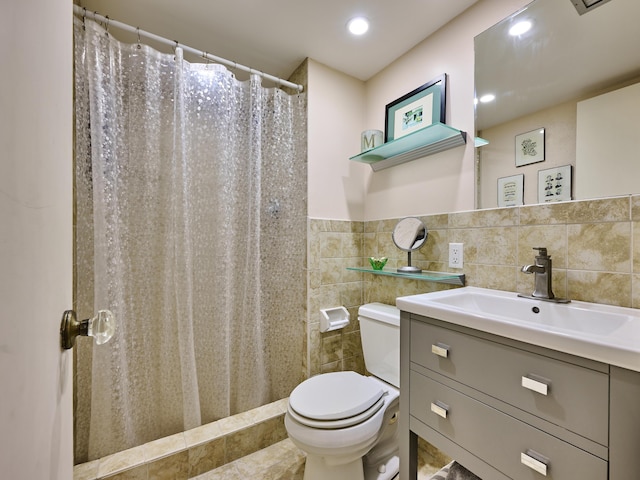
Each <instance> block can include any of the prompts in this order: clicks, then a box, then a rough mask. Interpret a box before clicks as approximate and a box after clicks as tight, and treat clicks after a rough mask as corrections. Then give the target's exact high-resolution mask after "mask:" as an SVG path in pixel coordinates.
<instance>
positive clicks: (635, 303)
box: [631, 273, 640, 308]
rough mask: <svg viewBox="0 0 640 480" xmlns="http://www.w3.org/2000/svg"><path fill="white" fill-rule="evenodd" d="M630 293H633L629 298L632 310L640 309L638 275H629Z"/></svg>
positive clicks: (639, 278) (639, 280)
mask: <svg viewBox="0 0 640 480" xmlns="http://www.w3.org/2000/svg"><path fill="white" fill-rule="evenodd" d="M631 282H632V283H631V291H632V293H633V295H632V298H631V306H632V307H633V308H640V274H637V273H636V274H633V275H631Z"/></svg>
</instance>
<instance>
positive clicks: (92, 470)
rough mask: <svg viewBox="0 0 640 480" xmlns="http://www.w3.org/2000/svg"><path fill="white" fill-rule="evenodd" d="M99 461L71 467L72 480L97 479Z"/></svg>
mask: <svg viewBox="0 0 640 480" xmlns="http://www.w3.org/2000/svg"><path fill="white" fill-rule="evenodd" d="M99 464H100V460H93V461H92V462H86V463H81V464H79V465H76V466H75V467H73V480H95V479H96V478H98V466H99Z"/></svg>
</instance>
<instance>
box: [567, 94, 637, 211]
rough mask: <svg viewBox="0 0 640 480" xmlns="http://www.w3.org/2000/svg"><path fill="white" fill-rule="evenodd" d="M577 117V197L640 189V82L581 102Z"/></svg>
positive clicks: (608, 194)
mask: <svg viewBox="0 0 640 480" xmlns="http://www.w3.org/2000/svg"><path fill="white" fill-rule="evenodd" d="M577 117H578V118H577V139H578V140H579V141H578V143H577V145H578V146H577V148H576V175H579V176H580V177H579V180H580V181H579V182H576V187H577V188H576V198H578V199H584V198H599V197H607V196H612V195H621V194H628V193H638V192H640V181H639V179H640V161H639V160H640V158H639V157H640V153H638V130H639V127H640V83H637V84H635V85H631V86H629V87H625V88H621V89H619V90H615V91H613V92H610V93H606V94H604V95H599V96H597V97H594V98H591V99H589V100H585V101H582V102H578V114H577ZM614 160H615V163H612V161H614ZM577 178H578V177H576V179H577Z"/></svg>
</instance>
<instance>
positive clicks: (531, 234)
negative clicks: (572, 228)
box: [516, 225, 567, 269]
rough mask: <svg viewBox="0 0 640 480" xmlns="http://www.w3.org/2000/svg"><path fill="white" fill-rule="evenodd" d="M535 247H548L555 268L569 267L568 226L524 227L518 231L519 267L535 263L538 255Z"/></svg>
mask: <svg viewBox="0 0 640 480" xmlns="http://www.w3.org/2000/svg"><path fill="white" fill-rule="evenodd" d="M533 247H546V249H547V253H548V254H549V255H551V258H552V261H553V268H554V269H555V268H566V267H567V227H566V225H536V226H524V227H520V228H519V229H518V260H517V262H516V263H517V264H518V265H528V264H531V263H534V261H535V256H536V255H538V252H537V251H536V250H533Z"/></svg>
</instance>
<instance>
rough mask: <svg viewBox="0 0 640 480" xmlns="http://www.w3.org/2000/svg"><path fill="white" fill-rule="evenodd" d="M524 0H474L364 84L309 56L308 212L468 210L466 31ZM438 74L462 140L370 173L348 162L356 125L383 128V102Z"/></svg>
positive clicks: (469, 45)
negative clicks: (445, 78)
mask: <svg viewBox="0 0 640 480" xmlns="http://www.w3.org/2000/svg"><path fill="white" fill-rule="evenodd" d="M527 3H529V1H528V0H480V2H478V3H477V4H476V5H475V6H474V7H471V8H470V9H469V10H467V11H466V12H464V13H463V14H462V15H461V16H459V17H458V18H456V19H455V20H453V21H452V22H450V23H449V24H448V25H446V26H445V27H443V28H442V29H441V30H440V31H438V32H436V33H435V34H434V35H432V36H431V37H429V38H427V39H426V40H424V41H423V42H422V43H420V44H419V45H417V46H416V47H415V48H414V49H412V50H411V51H410V52H408V53H407V54H406V55H404V56H403V57H401V58H399V59H398V60H397V61H395V62H394V63H392V64H391V65H389V66H388V67H387V68H386V69H384V70H383V71H382V72H380V73H379V74H378V75H376V76H375V77H373V78H372V79H370V80H369V81H367V82H366V84H362V82H359V81H357V80H354V79H352V78H350V77H348V76H346V75H343V74H340V73H339V72H335V71H332V70H330V69H328V68H326V67H324V66H323V65H320V64H318V63H317V62H310V67H309V90H308V93H309V127H308V128H309V215H310V216H311V217H316V218H334V219H341V220H342V219H344V220H375V219H383V218H392V217H399V216H404V215H411V214H429V213H439V212H449V211H459V210H470V209H473V208H474V203H475V188H474V184H475V175H474V169H475V167H474V165H475V151H474V148H473V137H474V131H475V125H474V108H473V98H474V80H473V75H474V73H473V69H474V49H473V38H474V37H475V36H476V35H478V34H479V33H480V32H482V31H484V30H486V29H487V28H489V27H490V26H491V25H493V24H495V23H497V22H498V21H500V20H502V19H503V18H505V17H506V16H508V15H510V14H511V13H513V12H515V11H517V10H519V9H520V8H522V7H523V6H524V5H526V4H527ZM442 73H447V74H448V75H449V85H448V95H447V123H448V124H450V125H451V126H454V127H455V128H458V129H461V130H464V131H466V132H468V143H467V145H466V146H465V147H458V148H455V149H453V150H450V151H447V152H443V153H440V154H436V155H433V156H430V157H425V158H423V159H418V160H415V161H413V162H410V163H407V164H404V165H400V166H396V167H393V168H390V169H387V170H382V171H380V172H376V173H373V172H372V171H371V168H370V167H369V166H368V165H366V164H360V163H356V162H350V161H348V158H349V157H351V156H353V155H355V154H357V153H359V151H360V132H361V131H362V130H365V129H370V128H376V129H379V130H384V113H385V105H386V104H387V103H390V102H392V101H393V100H395V99H396V98H399V97H401V96H402V95H404V94H406V93H407V92H410V91H411V90H413V89H415V88H417V87H419V86H420V85H422V84H424V83H426V82H427V81H429V80H431V79H433V78H435V77H437V76H438V75H440V74H442Z"/></svg>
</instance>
